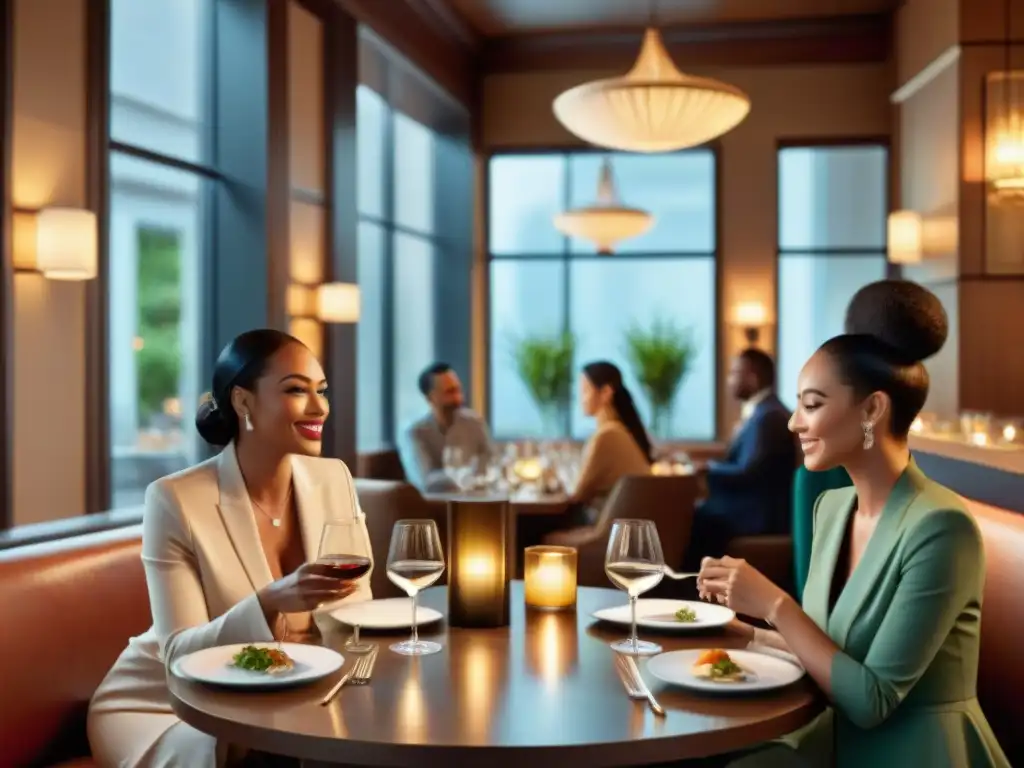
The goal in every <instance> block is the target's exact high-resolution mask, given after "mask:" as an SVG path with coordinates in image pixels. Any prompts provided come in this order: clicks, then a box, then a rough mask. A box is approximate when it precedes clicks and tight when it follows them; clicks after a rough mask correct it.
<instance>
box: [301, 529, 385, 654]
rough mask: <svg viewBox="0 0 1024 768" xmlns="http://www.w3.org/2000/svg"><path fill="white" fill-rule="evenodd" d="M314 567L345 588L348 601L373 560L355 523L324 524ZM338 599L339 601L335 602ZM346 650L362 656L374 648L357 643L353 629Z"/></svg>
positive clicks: (366, 644) (356, 633) (369, 644)
mask: <svg viewBox="0 0 1024 768" xmlns="http://www.w3.org/2000/svg"><path fill="white" fill-rule="evenodd" d="M315 565H316V566H317V567H319V568H323V569H326V571H327V572H328V573H330V574H331V575H332V576H333V577H334V578H336V579H338V580H339V581H341V582H342V583H344V584H346V585H347V588H348V589H347V591H346V594H344V595H342V597H348V596H349V595H350V594H352V593H353V592H355V591H356V589H357V586H358V585H357V584H356V581H357V580H358V579H361V578H362V577H364V576H365V575H366V574H368V573H369V572H370V568H371V567H372V566H373V560H372V559H371V558H370V553H369V551H368V549H367V543H366V539H365V537H364V536H363V535H362V532H361V531H360V530H359V526H358V524H357V523H356V521H355V520H331V521H330V522H327V523H324V528H323V531H322V532H321V534H320V548H319V550H318V554H317V558H316V563H315ZM337 599H340V598H334V600H337ZM324 602H333V601H324ZM318 607H319V606H318ZM345 647H346V648H347V649H348V650H350V651H353V652H354V653H365V652H367V651H370V650H371V649H372V648H373V644H372V643H366V642H360V640H359V630H358V627H356V628H355V632H354V634H353V636H352V637H350V638H349V639H348V641H347V642H346V643H345Z"/></svg>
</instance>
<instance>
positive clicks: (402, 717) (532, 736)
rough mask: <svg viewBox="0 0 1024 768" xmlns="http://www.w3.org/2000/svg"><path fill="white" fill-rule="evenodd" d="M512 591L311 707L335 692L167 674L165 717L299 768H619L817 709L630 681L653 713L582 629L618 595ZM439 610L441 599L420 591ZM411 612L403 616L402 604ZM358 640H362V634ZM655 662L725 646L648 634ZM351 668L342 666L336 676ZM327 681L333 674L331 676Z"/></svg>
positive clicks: (783, 699)
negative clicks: (423, 651) (528, 595)
mask: <svg viewBox="0 0 1024 768" xmlns="http://www.w3.org/2000/svg"><path fill="white" fill-rule="evenodd" d="M522 587H523V585H522V583H521V582H513V584H512V590H511V601H512V603H511V622H510V626H508V627H504V628H499V629H456V628H450V627H447V625H446V623H445V622H439V623H438V624H436V625H433V626H427V627H421V630H420V635H421V637H424V638H428V637H429V638H432V639H436V640H438V641H439V642H440V643H442V645H443V646H444V647H443V650H442V651H441V652H440V653H438V654H436V655H432V656H425V657H418V658H417V657H408V656H399V655H397V654H395V653H392V652H391V651H390V650H388V645H389V644H390V643H391V642H393V641H394V639H395V637H394V635H389V636H382V637H375V638H373V639H374V640H376V641H377V642H379V643H380V645H381V647H380V652H379V656H378V659H377V664H376V669H375V670H374V674H373V678H372V681H371V682H370V684H369V685H367V686H362V687H353V688H344V689H342V691H341V693H340V694H339V695H338V696H337V698H336V699H334V701H333V702H331V704H329V705H328V706H320V704H319V700H320V698H321V697H322V696H323V695H324V693H325V692H326V691H327V690H328V689H329V688H330V687H331V686H332V685H333V684H334V683H335V682H336V678H337V677H338V675H334V676H332V677H330V678H328V679H325V680H323V681H321V682H318V683H315V684H312V685H308V686H304V687H300V688H293V689H278V690H265V691H262V692H255V691H251V690H246V691H236V690H229V689H217V688H212V687H207V686H204V685H202V684H200V683H195V682H190V681H187V680H184V679H181V678H178V677H176V676H175V675H173V674H171V675H169V680H168V683H169V688H170V694H171V703H172V706H173V708H174V711H175V712H176V713H177V714H178V716H179V717H180V718H181V719H182V720H184V721H185V722H186V723H189V724H190V725H192V726H193V727H195V728H198V729H199V730H201V731H204V732H205V733H208V734H211V735H213V736H215V737H217V738H219V739H224V740H227V741H229V742H232V743H235V744H238V745H241V746H244V747H248V748H250V749H257V750H262V751H264V752H270V753H274V754H279V755H284V756H288V757H293V758H300V759H301V760H303V761H304V765H359V766H383V765H390V766H404V765H408V766H419V765H434V764H438V765H441V764H443V765H488V766H494V767H498V766H522V765H527V764H528V765H530V766H531V768H544V766H558V768H562V767H563V766H564V765H566V764H576V765H586V766H593V767H594V768H599V767H600V766H633V765H650V764H658V763H665V762H673V761H677V760H682V759H687V758H697V757H705V756H709V755H718V754H724V753H728V752H732V751H735V750H739V749H743V748H745V747H749V746H752V745H754V744H757V743H759V742H763V741H766V740H769V739H772V738H775V737H778V736H781V735H783V734H785V733H788V732H790V731H793V730H795V729H796V728H799V727H800V726H802V725H804V724H805V723H807V722H809V721H810V720H811V719H812V718H813V717H814V716H815V715H816V714H817V713H818V712H820V711H821V707H822V700H821V698H820V696H819V695H818V694H817V693H816V689H815V688H814V686H813V685H812V684H811V683H810V681H808V680H807V679H806V678H805V679H803V680H801V681H799V682H797V683H796V684H794V685H791V686H789V687H786V688H782V689H778V690H775V691H772V692H768V693H762V694H760V695H756V696H748V695H738V694H736V693H733V694H732V695H728V694H723V695H709V694H701V693H697V692H692V691H688V690H686V689H683V688H676V687H667V686H663V685H661V684H659V683H658V682H657V681H656V680H655V679H654V678H652V677H651V676H650V675H649V674H648V673H647V672H646V670H645V662H644V661H642V660H641V661H640V662H639V663H640V668H641V671H642V674H643V677H644V678H645V680H646V681H647V683H648V684H649V685H650V686H651V690H652V691H653V693H654V694H655V696H656V697H657V699H658V701H659V703H660V704H661V705H662V707H663V708H664V709H665V711H666V716H665V717H658V716H655V715H654V713H653V712H652V711H651V710H650V708H649V707H648V706H647V703H646V702H645V701H639V700H632V699H630V698H628V697H627V695H626V692H625V690H624V688H623V686H622V683H621V682H620V680H619V679H618V677H617V675H616V672H615V664H614V652H613V651H612V650H611V649H610V648H609V647H608V643H609V642H610V641H611V640H615V639H618V638H621V637H623V636H624V635H625V634H626V633H627V632H628V628H626V627H621V626H614V625H612V626H609V625H605V624H601V623H597V622H595V620H594V619H593V618H592V617H591V614H592V612H593V611H595V610H598V609H600V608H605V607H610V606H615V605H621V604H622V603H623V602H624V601H625V596H624V594H623V593H621V592H618V591H616V590H612V589H600V588H587V587H581V588H580V589H579V592H578V598H577V606H576V609H575V610H574V611H563V612H545V611H536V610H532V609H527V608H525V606H524V603H523V588H522ZM420 601H421V604H422V605H426V606H430V607H432V608H435V609H437V610H439V611H441V612H442V613H447V604H446V603H447V590H446V588H444V587H435V588H433V589H429V590H426V591H425V592H423V593H422V594H421V597H420ZM410 610H411V607H410ZM327 622H332V626H325V629H324V636H323V642H324V643H325V644H327V645H330V646H332V647H335V648H337V649H338V650H339V651H341V652H342V653H344V648H343V643H344V641H345V638H346V637H347V635H348V632H347V629H345V628H342V627H341V625H337V624H336V622H333V620H331V619H327V620H326V621H323V622H322V623H323V624H324V625H326V624H327ZM363 636H364V638H370V637H371V635H369V634H368V633H367V632H366V630H365V629H364V632H363ZM658 641H659V642H660V643H661V644H662V646H663V647H664V649H665V650H666V651H671V650H678V649H689V648H704V647H716V648H737V647H742V645H743V643H742V641H741V640H740V639H739V638H737V637H730V636H729V635H728V634H723V633H722V632H720V631H715V632H712V633H710V634H709V633H707V632H703V633H673V634H661V635H659V638H658ZM351 663H353V659H352V658H347V659H346V664H345V668H346V669H347V668H348V667H349V665H350V664H351ZM339 674H340V673H339Z"/></svg>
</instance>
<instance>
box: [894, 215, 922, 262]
mask: <svg viewBox="0 0 1024 768" xmlns="http://www.w3.org/2000/svg"><path fill="white" fill-rule="evenodd" d="M887 230H888V231H887V236H886V241H887V244H888V246H887V247H888V255H889V261H890V262H891V263H892V264H917V263H918V262H920V261H921V258H922V230H923V227H922V224H921V216H920V215H919V214H918V213H917V212H915V211H893V212H892V213H890V214H889V220H888V226H887Z"/></svg>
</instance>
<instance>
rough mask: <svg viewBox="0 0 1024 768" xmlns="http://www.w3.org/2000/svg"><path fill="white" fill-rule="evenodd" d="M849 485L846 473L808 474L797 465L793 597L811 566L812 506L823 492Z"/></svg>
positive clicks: (850, 483) (801, 585) (839, 470)
mask: <svg viewBox="0 0 1024 768" xmlns="http://www.w3.org/2000/svg"><path fill="white" fill-rule="evenodd" d="M852 484H853V483H852V482H851V480H850V476H849V475H848V474H847V473H846V470H845V469H843V468H842V467H835V468H834V469H828V470H825V471H824V472H811V471H810V470H808V469H807V468H806V467H804V466H803V465H801V466H800V467H798V468H797V470H796V478H795V479H794V481H793V568H794V571H795V576H796V594H797V595H802V594H803V593H804V585H805V584H806V583H807V573H808V571H809V569H810V565H811V540H812V539H813V537H814V505H815V503H816V502H817V500H818V497H819V496H821V494H823V493H824V492H825V491H831V490H835V489H836V488H845V487H846V486H848V485H852Z"/></svg>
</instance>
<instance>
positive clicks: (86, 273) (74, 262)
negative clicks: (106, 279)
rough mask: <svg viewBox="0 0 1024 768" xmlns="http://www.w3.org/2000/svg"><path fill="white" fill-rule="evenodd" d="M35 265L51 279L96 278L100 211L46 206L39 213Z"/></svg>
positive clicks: (36, 222) (36, 224)
mask: <svg viewBox="0 0 1024 768" xmlns="http://www.w3.org/2000/svg"><path fill="white" fill-rule="evenodd" d="M35 228H36V232H35V234H36V238H35V240H36V243H35V245H36V253H35V267H36V269H38V270H39V271H40V272H41V273H42V274H43V276H44V277H46V278H47V279H49V280H91V279H93V278H94V277H96V270H97V261H98V254H99V245H98V242H97V228H96V214H95V213H94V212H93V211H87V210H83V209H81V208H44V209H43V210H41V211H40V212H39V214H38V215H37V216H36V221H35Z"/></svg>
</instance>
